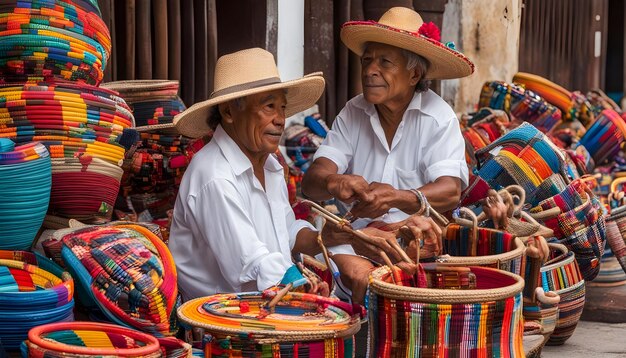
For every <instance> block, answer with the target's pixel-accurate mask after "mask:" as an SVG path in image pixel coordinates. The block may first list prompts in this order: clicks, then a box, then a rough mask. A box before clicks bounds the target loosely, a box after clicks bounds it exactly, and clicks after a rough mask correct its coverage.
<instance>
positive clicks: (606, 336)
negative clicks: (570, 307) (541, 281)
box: [541, 321, 626, 358]
mask: <svg viewBox="0 0 626 358" xmlns="http://www.w3.org/2000/svg"><path fill="white" fill-rule="evenodd" d="M541 357H542V358H560V357H565V358H596V357H601V358H605V357H606V358H614V357H626V323H600V322H588V321H580V322H578V326H576V330H575V331H574V335H573V336H572V337H571V338H570V339H568V340H567V341H566V342H565V344H563V345H562V346H546V347H544V348H543V351H542V354H541Z"/></svg>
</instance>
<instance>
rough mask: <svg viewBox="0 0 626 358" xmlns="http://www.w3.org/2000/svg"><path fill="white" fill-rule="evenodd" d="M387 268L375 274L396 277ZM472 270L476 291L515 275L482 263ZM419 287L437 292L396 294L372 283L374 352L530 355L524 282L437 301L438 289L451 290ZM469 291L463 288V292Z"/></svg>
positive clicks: (374, 354) (393, 354)
mask: <svg viewBox="0 0 626 358" xmlns="http://www.w3.org/2000/svg"><path fill="white" fill-rule="evenodd" d="M385 270H387V271H388V269H387V268H382V269H378V270H377V271H380V272H377V271H374V273H373V274H372V277H376V279H382V280H387V282H391V281H390V280H391V276H390V275H384V274H383V272H384V271H385ZM471 270H472V271H473V272H474V273H475V275H476V283H477V287H478V288H477V290H480V289H484V288H487V287H489V288H495V287H498V286H500V287H506V285H507V284H511V278H510V277H509V276H506V275H504V274H502V273H499V271H497V270H490V269H481V268H477V267H472V268H471ZM487 270H488V271H487ZM385 277H387V279H385ZM370 280H372V278H371V279H370ZM415 290H420V291H419V292H424V293H425V294H426V293H427V292H428V293H431V294H432V296H429V298H428V299H427V298H426V296H424V300H421V299H419V298H418V297H417V296H419V294H418V293H417V291H416V292H415V295H413V296H411V297H410V298H408V297H407V298H406V299H399V298H395V299H394V298H391V297H389V296H386V294H382V292H383V291H381V290H380V289H379V287H378V285H370V294H369V305H368V311H369V319H370V322H369V329H370V332H369V334H370V344H371V345H370V346H369V347H368V348H369V351H368V356H369V357H524V356H525V355H524V350H523V347H522V335H523V320H522V295H521V287H520V290H512V291H511V293H510V295H509V296H508V297H506V298H498V299H484V300H482V301H479V302H462V301H460V300H458V301H457V300H456V299H444V298H443V296H441V298H437V299H436V301H437V303H434V302H433V300H435V297H437V296H438V295H437V291H448V290H436V289H415ZM469 291H471V290H469ZM466 292H468V290H459V291H458V297H459V298H461V297H463V296H464V295H465V293H466ZM398 295H402V294H401V293H398ZM492 297H493V296H492Z"/></svg>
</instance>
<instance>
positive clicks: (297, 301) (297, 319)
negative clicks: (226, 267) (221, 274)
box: [178, 291, 360, 358]
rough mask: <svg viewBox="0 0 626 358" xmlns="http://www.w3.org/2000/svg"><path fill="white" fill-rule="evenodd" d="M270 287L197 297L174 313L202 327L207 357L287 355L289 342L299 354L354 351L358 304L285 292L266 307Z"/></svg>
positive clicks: (340, 354)
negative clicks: (257, 291) (273, 306)
mask: <svg viewBox="0 0 626 358" xmlns="http://www.w3.org/2000/svg"><path fill="white" fill-rule="evenodd" d="M270 292H271V291H267V292H265V293H263V294H262V293H240V294H234V293H233V294H221V295H214V296H208V297H201V298H197V299H194V300H191V301H188V302H186V303H184V304H183V305H182V306H181V307H180V308H179V309H178V317H179V319H180V320H181V322H183V323H184V325H185V326H186V327H193V328H202V329H203V330H204V336H203V337H202V344H203V350H204V352H205V356H208V357H221V356H223V355H225V356H231V355H234V356H239V355H243V356H256V354H261V353H264V352H268V351H269V352H279V354H278V355H274V357H282V356H285V357H287V356H290V354H291V353H288V351H289V349H290V348H291V349H292V350H295V351H297V352H298V353H299V354H298V356H302V357H328V358H332V357H345V358H347V357H353V355H354V350H353V336H354V334H356V332H358V330H359V329H360V321H359V318H358V314H359V313H360V309H357V310H356V311H354V310H353V307H352V306H351V305H349V304H346V303H343V302H341V301H339V300H337V299H332V298H325V297H321V296H315V295H310V294H301V293H287V294H286V295H285V296H284V297H282V298H281V299H280V301H279V302H278V303H277V305H276V306H275V311H274V312H271V311H270V310H269V309H266V308H265V307H266V305H267V303H268V302H269V301H268V298H270V297H267V295H268V294H269V293H270ZM344 308H345V309H347V310H345V309H344ZM320 349H321V351H320ZM284 350H287V352H285V354H284V355H283V354H282V353H280V352H283V351H284ZM320 353H321V354H320Z"/></svg>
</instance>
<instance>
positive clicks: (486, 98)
mask: <svg viewBox="0 0 626 358" xmlns="http://www.w3.org/2000/svg"><path fill="white" fill-rule="evenodd" d="M478 105H479V107H481V108H482V107H489V108H493V109H501V110H503V111H505V112H507V113H508V114H509V116H510V117H511V118H512V119H515V120H518V121H524V122H528V123H530V124H532V125H533V126H535V127H536V128H537V129H539V130H540V131H542V132H544V133H548V132H550V131H551V130H552V129H553V128H554V127H556V126H557V125H558V124H559V123H560V122H561V111H560V110H559V109H558V108H557V107H555V106H553V105H552V104H550V103H548V102H546V101H545V100H544V99H543V98H541V97H540V96H538V95H537V94H535V93H533V92H532V91H528V90H525V89H524V88H522V87H520V86H517V85H514V84H508V83H505V82H500V81H493V82H487V83H485V84H484V85H483V88H482V91H481V93H480V100H479V102H478Z"/></svg>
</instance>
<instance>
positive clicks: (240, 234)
mask: <svg viewBox="0 0 626 358" xmlns="http://www.w3.org/2000/svg"><path fill="white" fill-rule="evenodd" d="M193 207H194V210H193V212H194V215H193V216H194V217H193V218H190V219H192V220H193V221H194V222H195V224H196V225H197V227H198V228H199V230H198V231H199V232H200V233H202V235H203V239H204V240H206V242H207V243H208V245H209V246H210V248H211V250H212V251H213V252H215V253H216V255H215V257H216V259H217V261H218V265H219V267H220V270H221V272H222V275H223V277H224V278H225V279H226V281H228V283H229V284H230V285H231V286H234V287H239V286H241V285H242V284H243V283H245V282H249V281H256V283H257V287H258V289H260V290H263V289H266V288H268V287H271V286H273V285H275V284H276V283H278V282H279V281H280V280H281V278H282V276H283V274H284V273H285V271H286V270H287V269H288V268H289V267H290V266H291V265H292V263H291V262H290V261H289V260H287V259H286V258H285V257H284V256H283V255H282V254H281V253H280V252H270V251H269V249H268V248H267V246H266V245H265V244H264V243H263V242H262V241H261V240H259V238H258V236H257V232H256V230H255V228H254V224H253V223H252V220H251V218H250V217H249V215H248V214H247V213H246V212H245V211H244V210H243V209H242V208H243V207H244V205H243V202H242V198H241V196H240V194H239V193H238V192H237V190H236V188H235V186H234V185H233V184H232V183H230V182H228V181H227V180H221V179H216V180H213V181H211V182H209V183H208V184H206V186H205V187H204V188H203V190H202V191H200V192H199V193H198V194H197V196H196V197H195V198H194V203H193ZM218 213H219V215H217V214H218ZM218 217H219V219H218ZM208 232H210V233H211V240H208V238H207V237H206V234H205V233H208Z"/></svg>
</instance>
